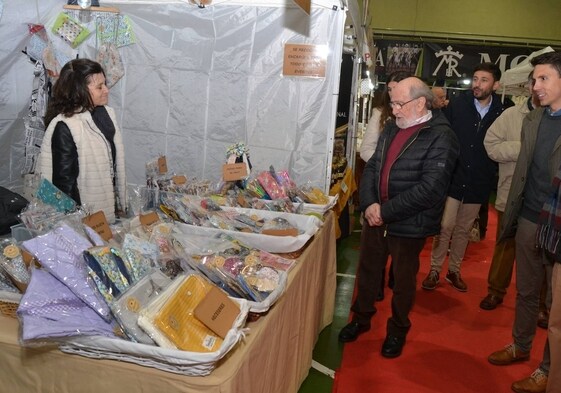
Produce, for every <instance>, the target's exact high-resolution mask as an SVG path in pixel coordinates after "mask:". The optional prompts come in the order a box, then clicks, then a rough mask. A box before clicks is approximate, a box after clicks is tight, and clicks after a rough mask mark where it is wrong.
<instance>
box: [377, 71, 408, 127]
mask: <svg viewBox="0 0 561 393" xmlns="http://www.w3.org/2000/svg"><path fill="white" fill-rule="evenodd" d="M410 76H413V74H411V73H410V72H405V71H395V72H392V73H391V74H390V75H389V76H388V79H387V81H386V88H385V89H384V97H383V98H382V105H380V109H381V110H382V114H381V115H380V124H379V129H380V130H383V129H384V125H385V124H386V121H388V119H390V118H393V112H392V107H391V106H390V101H391V99H390V93H389V92H388V84H389V83H390V82H401V81H402V80H404V79H405V78H409V77H410Z"/></svg>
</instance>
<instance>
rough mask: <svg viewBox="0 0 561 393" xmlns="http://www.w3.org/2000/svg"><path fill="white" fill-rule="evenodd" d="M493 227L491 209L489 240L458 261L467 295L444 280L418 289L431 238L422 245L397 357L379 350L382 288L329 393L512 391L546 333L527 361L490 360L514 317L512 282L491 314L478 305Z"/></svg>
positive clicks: (384, 314)
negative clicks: (414, 293) (412, 299)
mask: <svg viewBox="0 0 561 393" xmlns="http://www.w3.org/2000/svg"><path fill="white" fill-rule="evenodd" d="M495 228H496V212H495V211H494V210H492V209H490V211H489V225H488V231H487V234H488V235H487V238H486V239H485V240H483V241H481V242H479V243H470V244H469V246H468V249H467V252H466V256H465V258H464V261H463V264H462V278H463V279H464V280H465V281H466V283H467V284H468V292H465V293H461V292H458V291H457V290H455V289H454V288H452V286H451V285H449V284H448V283H447V282H446V281H445V280H444V278H443V277H441V281H440V285H439V286H438V287H437V289H436V290H434V291H425V290H423V289H421V288H420V283H421V281H422V280H423V279H424V278H425V276H426V274H427V273H428V270H429V265H430V250H431V242H430V241H428V242H427V244H426V246H425V249H424V250H423V252H422V254H421V268H420V272H419V275H418V277H417V287H418V290H417V297H416V302H415V306H414V308H413V311H412V312H411V315H410V318H411V321H412V328H411V330H410V332H409V335H408V336H407V343H406V345H405V347H404V350H403V354H402V355H401V356H400V357H398V358H396V359H386V358H384V357H382V356H381V355H380V348H381V346H382V342H383V340H384V337H385V326H386V320H387V318H388V316H389V314H390V298H391V291H390V290H389V289H386V299H385V300H384V301H382V302H379V303H377V308H378V312H377V314H376V315H375V316H374V318H373V319H372V329H371V330H370V331H369V332H367V333H365V334H363V335H362V336H360V337H359V338H358V340H357V341H355V342H353V343H348V344H345V348H344V351H343V360H342V364H341V367H340V369H339V370H337V373H336V376H335V383H334V386H333V392H334V393H355V392H356V393H359V392H360V393H365V392H368V393H369V392H376V393H403V392H414V393H428V392H451V393H452V392H453V393H468V392H469V393H472V392H480V393H486V392H489V393H503V392H505V393H506V392H511V389H510V385H511V383H512V382H513V381H515V380H518V379H521V378H525V377H526V376H528V375H530V374H531V372H532V371H533V370H534V369H535V368H536V367H537V366H538V365H539V363H540V361H541V357H542V353H543V347H544V343H545V338H546V335H547V332H546V331H545V330H543V329H540V328H538V329H537V334H536V338H535V339H534V347H533V349H532V353H531V358H530V360H529V361H527V362H523V363H519V364H515V365H510V366H493V365H491V364H490V363H488V362H487V356H488V355H489V354H490V353H491V352H493V351H495V350H498V349H500V348H502V347H503V346H505V345H506V344H508V343H510V342H511V327H512V322H513V318H514V298H515V288H514V279H513V283H512V284H511V287H510V288H509V291H508V293H507V296H506V297H505V300H504V303H503V304H502V305H500V306H499V307H497V309H495V310H493V311H484V310H481V309H480V308H479V302H480V301H481V299H482V298H483V297H484V296H485V295H486V294H487V273H488V269H489V264H490V262H491V259H492V253H493V247H494V242H495V235H494V234H495V230H496V229H495ZM444 269H447V262H446V264H445V266H444Z"/></svg>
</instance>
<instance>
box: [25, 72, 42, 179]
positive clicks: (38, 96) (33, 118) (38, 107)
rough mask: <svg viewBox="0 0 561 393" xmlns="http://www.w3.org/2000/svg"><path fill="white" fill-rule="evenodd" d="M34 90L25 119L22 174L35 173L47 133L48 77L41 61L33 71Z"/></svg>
mask: <svg viewBox="0 0 561 393" xmlns="http://www.w3.org/2000/svg"><path fill="white" fill-rule="evenodd" d="M33 74H34V75H35V77H34V79H33V90H32V91H31V99H30V102H29V111H28V113H27V115H26V116H25V117H24V119H23V123H24V125H25V153H24V155H25V163H24V165H23V169H22V174H24V175H25V174H28V173H34V172H35V168H36V165H37V157H38V156H39V153H40V151H41V142H42V141H43V135H44V134H45V124H44V122H43V118H44V116H45V111H46V109H47V97H48V93H47V91H48V78H47V73H46V71H45V67H43V63H42V62H41V61H37V62H36V63H35V69H34V71H33Z"/></svg>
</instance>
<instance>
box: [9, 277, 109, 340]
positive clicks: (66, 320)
mask: <svg viewBox="0 0 561 393" xmlns="http://www.w3.org/2000/svg"><path fill="white" fill-rule="evenodd" d="M17 315H18V317H19V318H20V321H21V326H22V335H21V339H22V341H23V343H31V342H37V341H39V342H41V341H43V340H56V341H58V340H60V339H62V338H67V337H73V336H82V335H102V336H107V337H115V333H114V325H113V324H111V323H108V322H106V321H105V320H104V319H103V318H101V317H100V316H99V315H98V314H97V313H96V312H95V311H94V310H92V309H91V308H90V307H88V306H87V305H86V304H85V303H84V302H82V301H81V300H80V299H78V298H77V297H76V295H74V293H72V291H70V289H69V288H68V287H67V286H65V285H64V284H62V283H61V282H60V281H59V280H57V279H56V278H55V277H53V276H52V275H51V274H49V273H48V272H47V271H45V270H42V269H34V270H33V271H32V275H31V281H30V282H29V286H28V287H27V290H26V292H25V294H24V295H23V297H22V299H21V302H20V305H19V307H18V310H17Z"/></svg>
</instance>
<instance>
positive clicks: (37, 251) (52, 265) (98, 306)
mask: <svg viewBox="0 0 561 393" xmlns="http://www.w3.org/2000/svg"><path fill="white" fill-rule="evenodd" d="M22 246H23V247H24V248H25V249H26V250H27V251H29V252H30V253H31V254H33V255H34V256H35V257H36V258H37V260H38V261H39V262H40V263H41V266H43V267H44V268H45V269H46V270H47V271H48V272H49V273H51V274H52V275H53V276H55V277H56V278H57V279H58V280H59V281H60V282H62V283H64V285H66V286H67V287H68V288H69V289H70V290H71V291H72V292H73V293H74V294H75V295H76V296H77V297H78V298H80V299H81V300H82V301H83V302H85V303H86V304H87V305H89V306H90V307H91V308H92V309H93V310H95V311H96V312H97V313H98V314H99V315H101V316H102V317H103V318H104V319H106V320H110V319H111V312H110V310H109V306H107V304H106V303H105V301H104V299H103V297H102V296H101V295H100V294H99V293H98V292H97V291H96V290H94V289H93V287H92V286H93V284H92V286H90V283H89V280H90V279H89V277H88V270H87V267H86V264H85V261H84V258H83V256H82V254H83V252H84V251H85V250H87V249H88V248H90V247H91V246H92V244H91V243H90V242H89V241H88V240H86V238H84V237H83V236H81V235H80V234H78V233H77V232H76V231H75V230H74V229H72V228H71V227H70V226H68V225H67V224H62V225H61V226H59V227H57V228H55V229H53V230H52V231H50V232H48V233H46V234H45V235H41V236H37V237H35V238H33V239H30V240H26V241H24V242H23V243H22Z"/></svg>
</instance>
